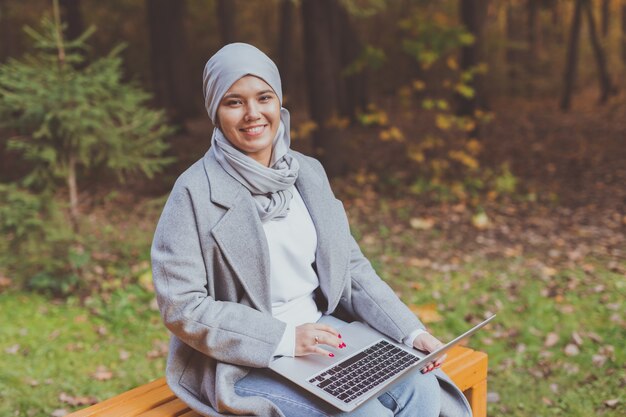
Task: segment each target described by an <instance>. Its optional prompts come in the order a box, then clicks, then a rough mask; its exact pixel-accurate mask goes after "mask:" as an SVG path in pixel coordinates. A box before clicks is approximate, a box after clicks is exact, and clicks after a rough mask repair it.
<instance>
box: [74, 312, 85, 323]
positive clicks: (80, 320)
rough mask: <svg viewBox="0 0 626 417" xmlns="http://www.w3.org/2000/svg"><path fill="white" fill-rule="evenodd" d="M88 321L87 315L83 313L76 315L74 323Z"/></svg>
mask: <svg viewBox="0 0 626 417" xmlns="http://www.w3.org/2000/svg"><path fill="white" fill-rule="evenodd" d="M86 321H87V316H86V315H85V314H81V315H79V316H76V317H74V323H84V322H86Z"/></svg>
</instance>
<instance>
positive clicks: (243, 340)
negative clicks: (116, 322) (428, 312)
mask: <svg viewBox="0 0 626 417" xmlns="http://www.w3.org/2000/svg"><path fill="white" fill-rule="evenodd" d="M292 154H293V155H294V156H295V157H296V158H297V159H298V162H299V163H300V172H299V176H298V180H297V181H296V187H297V188H298V191H299V192H300V194H301V195H302V198H303V200H304V202H305V204H306V205H307V208H308V210H309V212H310V214H311V217H312V219H313V222H314V224H315V229H316V231H317V237H318V245H317V252H316V261H315V267H316V270H317V274H318V277H319V282H320V288H319V290H320V291H319V292H320V295H319V300H320V302H319V303H318V304H319V305H320V308H321V309H322V311H323V313H324V314H331V313H334V312H336V311H339V310H341V311H344V312H346V313H347V314H349V315H351V316H352V317H354V318H356V319H359V320H361V321H364V322H366V323H368V324H370V325H371V326H373V327H374V328H376V329H378V330H379V331H381V332H382V333H384V334H386V335H387V336H389V337H390V338H392V339H394V340H397V341H400V340H402V339H403V338H404V337H405V336H407V335H408V334H409V333H410V332H411V331H412V330H414V329H415V328H417V327H423V325H422V324H421V323H420V321H419V320H418V319H417V318H416V317H415V315H414V314H413V313H412V312H411V311H410V310H409V309H408V308H406V307H405V306H404V304H402V302H400V301H399V300H398V298H397V296H396V295H395V294H394V292H393V291H392V290H391V289H390V288H389V286H388V285H387V284H385V283H384V282H383V281H382V280H381V279H380V278H379V277H378V276H377V275H376V273H375V272H374V270H373V268H372V267H371V265H370V263H369V262H368V261H367V259H365V257H364V256H363V254H362V253H361V251H360V250H359V247H358V245H357V243H356V242H355V240H354V239H353V238H352V236H351V234H350V229H349V226H348V220H347V218H346V214H345V211H344V208H343V205H342V204H341V202H340V201H339V200H337V199H336V198H335V197H334V195H333V193H332V191H331V189H330V185H329V183H328V179H327V178H326V174H325V173H324V170H323V168H322V166H321V164H320V163H319V162H318V161H317V160H315V159H312V158H309V157H306V156H304V155H302V154H300V153H297V152H293V151H292ZM152 271H153V276H154V284H155V289H156V295H157V300H158V303H159V308H160V310H161V314H162V316H163V320H164V322H165V325H166V326H167V328H168V329H169V330H170V331H171V333H172V335H171V341H170V352H169V357H168V361H167V372H166V373H167V382H168V384H169V386H170V387H171V389H172V391H174V393H175V394H176V395H177V396H178V397H179V398H181V399H182V400H183V401H185V402H186V403H187V404H188V405H189V406H190V407H191V408H192V409H194V410H196V411H198V412H199V413H201V414H203V415H206V416H231V415H250V416H282V413H281V412H280V411H279V410H278V408H277V407H276V406H274V404H273V403H271V402H270V401H269V400H266V399H263V398H261V397H240V396H238V395H236V394H235V391H234V384H235V382H237V381H238V380H240V379H241V378H243V377H244V376H246V374H247V373H248V369H249V368H250V367H257V368H262V367H267V366H268V364H269V363H270V361H271V360H272V354H273V353H274V351H275V350H276V347H277V346H278V343H279V342H280V340H281V337H282V334H283V332H284V329H285V324H284V323H283V322H281V321H279V320H277V319H275V318H273V317H272V314H271V302H270V288H269V273H270V272H269V271H270V268H269V252H268V248H267V241H266V239H265V233H264V231H263V227H262V225H261V222H260V220H259V216H258V214H257V213H256V208H255V206H254V203H253V200H252V198H251V197H250V193H249V192H248V190H247V189H246V188H244V187H243V186H242V185H241V184H239V183H238V182H237V181H236V180H234V179H233V178H232V177H230V176H229V175H228V174H227V173H226V172H225V171H224V170H223V169H222V168H221V166H220V165H219V164H218V163H217V161H216V160H215V158H214V156H213V153H212V152H211V151H209V152H207V154H206V155H205V156H204V158H202V159H201V160H199V161H198V162H196V163H195V164H194V165H192V166H191V167H190V168H189V169H188V170H187V171H185V172H184V173H183V174H182V175H181V176H180V177H179V178H178V180H177V181H176V184H175V185H174V188H173V190H172V192H171V194H170V196H169V199H168V200H167V203H166V205H165V208H164V209H163V213H162V215H161V218H160V220H159V224H158V226H157V229H156V233H155V236H154V241H153V244H152ZM438 376H439V377H440V381H441V385H442V389H443V391H442V392H443V393H445V394H446V396H444V398H443V399H444V400H445V401H444V406H445V407H447V408H448V409H449V410H451V411H450V412H448V413H447V415H449V416H461V415H465V414H466V411H467V410H469V406H468V405H467V401H466V400H465V398H464V397H463V395H462V394H461V393H460V391H458V389H456V387H454V386H453V385H452V384H451V383H450V382H449V379H447V377H446V376H445V375H443V373H441V372H440V373H439V375H438ZM446 399H447V400H446ZM455 409H456V410H457V411H452V410H455ZM467 413H469V411H467Z"/></svg>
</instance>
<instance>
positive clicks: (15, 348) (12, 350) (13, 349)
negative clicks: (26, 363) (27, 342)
mask: <svg viewBox="0 0 626 417" xmlns="http://www.w3.org/2000/svg"><path fill="white" fill-rule="evenodd" d="M19 350H20V345H18V344H15V345H12V346H9V347H8V348H6V349H4V352H5V353H7V354H9V355H15V354H16V353H17V352H19Z"/></svg>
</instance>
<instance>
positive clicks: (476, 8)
mask: <svg viewBox="0 0 626 417" xmlns="http://www.w3.org/2000/svg"><path fill="white" fill-rule="evenodd" d="M487 5H488V1H487V0H460V16H461V22H462V24H463V26H465V28H466V29H467V31H469V32H470V33H471V34H472V35H474V38H475V42H474V43H473V44H472V45H468V46H465V47H463V48H461V60H460V66H461V69H462V70H463V71H466V70H469V69H471V68H473V67H475V66H476V65H478V64H479V63H480V62H481V59H482V46H483V30H482V29H483V26H484V25H483V23H484V20H485V17H486V14H487ZM483 84H484V80H483V77H482V76H480V75H476V76H475V77H474V79H473V80H472V81H471V86H472V87H473V88H474V92H475V94H474V96H473V97H470V98H468V97H463V96H457V101H458V107H457V114H458V115H459V116H473V115H474V113H475V111H476V109H477V108H478V107H479V106H480V107H487V102H486V101H487V100H486V97H485V94H484V86H483ZM478 133H479V132H478V131H477V129H474V130H473V131H471V132H469V134H470V136H472V137H477V136H478Z"/></svg>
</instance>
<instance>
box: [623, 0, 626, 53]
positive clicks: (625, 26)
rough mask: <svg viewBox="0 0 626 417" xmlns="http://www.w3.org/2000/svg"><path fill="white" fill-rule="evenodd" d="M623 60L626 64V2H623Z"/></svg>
mask: <svg viewBox="0 0 626 417" xmlns="http://www.w3.org/2000/svg"><path fill="white" fill-rule="evenodd" d="M622 61H624V64H625V65H626V2H624V3H623V4H622Z"/></svg>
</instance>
